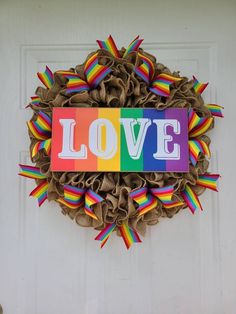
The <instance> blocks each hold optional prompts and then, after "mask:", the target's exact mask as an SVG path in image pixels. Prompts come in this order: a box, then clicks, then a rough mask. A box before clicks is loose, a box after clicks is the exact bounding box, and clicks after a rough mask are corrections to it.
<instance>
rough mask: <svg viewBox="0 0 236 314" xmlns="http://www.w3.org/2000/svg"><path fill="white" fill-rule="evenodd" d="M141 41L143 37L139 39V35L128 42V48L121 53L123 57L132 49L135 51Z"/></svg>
mask: <svg viewBox="0 0 236 314" xmlns="http://www.w3.org/2000/svg"><path fill="white" fill-rule="evenodd" d="M142 42H143V39H139V36H137V37H136V38H134V40H133V41H132V42H131V43H130V44H129V46H128V48H127V49H126V50H125V53H124V54H123V58H125V57H126V56H127V55H128V54H129V53H131V52H133V51H137V50H138V48H139V46H140V45H141V43H142Z"/></svg>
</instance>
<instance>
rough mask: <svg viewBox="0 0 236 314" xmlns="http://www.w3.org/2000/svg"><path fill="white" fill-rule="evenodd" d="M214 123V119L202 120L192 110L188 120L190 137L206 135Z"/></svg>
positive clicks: (206, 118)
mask: <svg viewBox="0 0 236 314" xmlns="http://www.w3.org/2000/svg"><path fill="white" fill-rule="evenodd" d="M212 122H213V118H212V117H210V118H208V117H202V118H200V117H199V116H198V115H197V114H196V112H195V111H194V110H193V109H192V108H191V109H190V110H189V118H188V131H189V137H190V138H193V137H198V136H200V135H203V134H204V133H206V132H207V131H208V129H209V127H210V126H211V124H212Z"/></svg>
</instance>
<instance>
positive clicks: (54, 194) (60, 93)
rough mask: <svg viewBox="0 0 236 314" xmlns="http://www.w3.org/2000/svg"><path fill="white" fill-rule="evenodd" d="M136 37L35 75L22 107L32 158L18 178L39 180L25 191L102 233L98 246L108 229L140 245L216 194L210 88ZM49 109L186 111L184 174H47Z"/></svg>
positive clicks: (217, 112) (214, 109) (214, 108)
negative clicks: (207, 194)
mask: <svg viewBox="0 0 236 314" xmlns="http://www.w3.org/2000/svg"><path fill="white" fill-rule="evenodd" d="M142 41H143V40H142V39H140V38H139V37H136V38H135V39H134V40H133V41H132V42H131V44H130V45H129V46H128V48H127V49H125V48H122V49H121V50H118V48H117V46H116V44H115V42H114V40H113V38H112V37H111V36H109V37H108V39H107V40H106V41H100V40H98V41H97V42H98V45H99V49H98V50H97V51H94V52H91V53H90V54H89V55H88V56H87V58H86V60H85V62H84V63H83V64H79V65H77V66H75V68H70V69H69V70H66V71H64V70H59V71H56V72H55V73H52V72H51V70H50V69H49V68H48V67H46V70H45V72H43V73H38V77H39V79H40V80H41V82H42V83H43V85H44V87H38V88H37V89H36V95H35V96H33V97H31V102H30V103H29V105H28V106H27V108H31V109H32V111H33V116H32V119H31V120H30V121H29V122H28V123H27V124H28V129H29V137H30V142H31V144H30V153H31V160H32V162H33V163H34V164H35V166H27V165H20V167H21V172H20V175H22V176H25V177H28V178H32V179H35V180H36V184H37V186H36V188H35V189H34V190H33V191H32V192H31V193H30V195H31V196H34V197H36V198H37V199H38V203H39V206H41V205H42V204H43V202H44V201H45V200H46V199H48V200H49V201H52V200H54V201H56V202H58V203H59V205H60V206H61V209H62V213H63V214H65V215H68V216H69V217H70V218H71V219H73V220H75V222H76V223H77V224H78V225H80V226H82V227H93V228H95V229H96V230H99V234H98V235H97V237H96V238H95V239H96V240H100V241H101V246H103V245H104V244H105V243H106V241H107V240H108V238H109V236H110V235H111V233H112V232H113V231H116V233H117V234H118V235H119V236H120V235H121V236H122V238H123V240H124V242H125V245H126V247H127V248H129V247H130V246H131V244H132V243H135V242H141V239H140V237H139V235H142V236H144V235H145V231H146V228H147V226H149V225H155V224H157V222H158V221H159V219H160V218H161V217H168V218H171V217H173V216H174V215H175V214H177V213H178V212H179V211H180V210H181V209H183V208H186V207H188V208H189V209H190V210H191V212H192V213H194V212H195V211H196V210H197V209H202V206H201V203H200V201H199V197H198V196H199V195H200V194H202V193H203V192H204V190H205V189H206V188H210V189H212V190H215V191H217V179H218V178H219V175H218V174H210V173H209V172H208V171H207V170H208V166H209V161H208V159H209V158H210V149H209V145H210V138H209V136H208V135H206V132H208V131H209V130H210V129H212V128H213V127H214V118H215V117H217V116H218V117H222V116H223V115H222V112H221V109H222V107H221V106H218V105H215V104H204V101H203V98H202V96H201V93H202V92H203V91H204V89H205V88H206V87H207V85H208V83H206V84H204V83H200V82H199V81H198V80H197V79H196V78H195V77H193V79H191V80H189V79H188V78H187V77H181V76H180V75H179V72H178V71H176V72H171V71H170V70H169V69H168V68H167V67H166V66H165V65H163V64H161V63H158V62H157V61H156V58H155V57H154V56H153V55H151V54H149V53H148V52H146V51H144V50H143V49H142V48H140V45H141V43H142ZM54 107H112V108H113V107H128V108H131V107H135V108H139V107H141V108H156V110H164V109H166V108H187V109H188V113H189V124H188V128H189V142H188V144H189V172H188V173H175V172H165V173H161V172H151V173H150V172H140V173H136V172H134V173H127V172H108V173H107V172H106V173H105V172H94V173H92V172H52V171H51V170H50V148H51V121H52V109H53V108H54Z"/></svg>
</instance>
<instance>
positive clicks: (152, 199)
mask: <svg viewBox="0 0 236 314" xmlns="http://www.w3.org/2000/svg"><path fill="white" fill-rule="evenodd" d="M148 192H150V193H148ZM173 194H174V187H173V186H171V185H170V186H166V187H162V188H152V189H148V188H147V187H143V188H138V189H136V190H134V191H132V192H131V193H130V194H129V195H130V197H131V198H132V199H133V200H134V201H135V202H136V203H138V205H139V207H138V209H137V210H138V212H139V214H138V216H141V215H144V214H146V213H147V212H148V211H150V210H152V209H154V208H156V207H157V205H158V200H159V201H160V202H161V203H162V204H163V206H164V207H165V208H172V207H175V206H181V205H183V203H182V202H180V201H173V200H172V197H173Z"/></svg>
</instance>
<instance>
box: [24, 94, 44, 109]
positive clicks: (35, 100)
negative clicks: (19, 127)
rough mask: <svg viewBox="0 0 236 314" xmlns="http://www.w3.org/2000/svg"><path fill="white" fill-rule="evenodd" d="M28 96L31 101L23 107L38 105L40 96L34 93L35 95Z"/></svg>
mask: <svg viewBox="0 0 236 314" xmlns="http://www.w3.org/2000/svg"><path fill="white" fill-rule="evenodd" d="M30 98H31V102H30V103H29V104H28V105H27V106H26V107H25V108H29V107H31V106H32V105H34V106H39V105H40V102H41V98H40V97H39V96H37V95H36V96H32V97H30Z"/></svg>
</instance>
